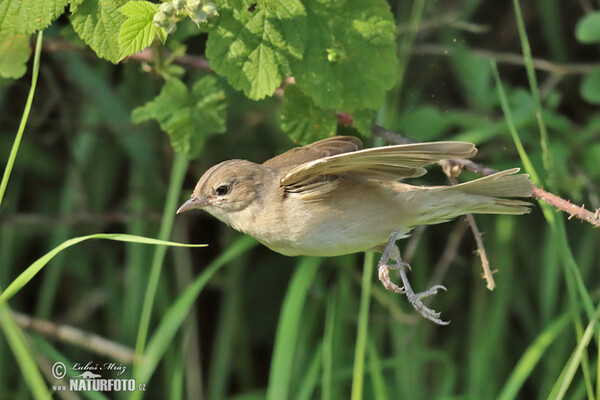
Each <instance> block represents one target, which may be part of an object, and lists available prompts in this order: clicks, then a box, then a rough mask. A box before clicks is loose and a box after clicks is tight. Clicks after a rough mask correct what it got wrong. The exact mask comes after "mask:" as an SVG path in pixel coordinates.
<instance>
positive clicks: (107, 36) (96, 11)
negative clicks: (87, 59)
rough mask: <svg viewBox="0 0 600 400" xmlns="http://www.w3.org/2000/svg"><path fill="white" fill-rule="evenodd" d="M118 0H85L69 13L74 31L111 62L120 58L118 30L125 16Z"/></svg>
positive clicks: (99, 54)
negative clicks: (120, 9)
mask: <svg viewBox="0 0 600 400" xmlns="http://www.w3.org/2000/svg"><path fill="white" fill-rule="evenodd" d="M122 3H123V2H122V1H119V0H85V1H84V2H83V3H81V5H79V6H78V7H77V9H76V10H75V11H74V12H73V14H72V15H71V23H72V24H73V28H74V29H75V32H77V34H78V35H79V37H80V38H81V39H83V41H84V42H85V43H87V45H88V46H90V47H91V48H92V50H94V51H95V52H96V54H97V55H98V57H102V58H104V59H106V60H108V61H110V62H112V63H115V64H116V63H117V62H119V60H120V59H121V58H120V57H119V56H120V53H121V52H120V47H119V41H118V37H119V30H120V28H121V25H122V24H123V23H124V22H125V20H126V19H127V17H126V16H125V15H123V14H121V13H120V12H119V11H118V8H119V6H120V5H121V4H122Z"/></svg>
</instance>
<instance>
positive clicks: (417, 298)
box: [406, 285, 450, 325]
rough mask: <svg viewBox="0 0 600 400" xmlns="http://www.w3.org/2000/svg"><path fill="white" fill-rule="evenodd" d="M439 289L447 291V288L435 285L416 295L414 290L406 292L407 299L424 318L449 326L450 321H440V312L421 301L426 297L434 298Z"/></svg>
mask: <svg viewBox="0 0 600 400" xmlns="http://www.w3.org/2000/svg"><path fill="white" fill-rule="evenodd" d="M439 289H441V290H444V291H446V288H445V287H444V286H442V285H435V286H433V287H431V288H429V289H427V290H426V291H424V292H419V293H415V292H413V291H412V290H411V291H410V292H408V291H406V298H407V299H408V302H409V303H410V304H411V305H412V306H413V307H414V309H415V310H417V312H418V313H419V314H421V315H422V316H423V317H425V318H427V319H428V320H430V321H432V322H435V323H436V324H438V325H448V324H449V323H450V321H442V320H441V319H440V313H439V312H437V311H435V310H433V309H431V308H429V307H427V306H426V305H425V304H423V302H422V301H421V299H423V298H425V297H428V296H433V295H434V294H436V293H437V291H438V290H439Z"/></svg>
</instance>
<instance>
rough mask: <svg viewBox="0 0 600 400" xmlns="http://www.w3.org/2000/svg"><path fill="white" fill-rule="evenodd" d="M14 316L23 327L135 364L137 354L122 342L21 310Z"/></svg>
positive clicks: (116, 359)
mask: <svg viewBox="0 0 600 400" xmlns="http://www.w3.org/2000/svg"><path fill="white" fill-rule="evenodd" d="M13 318H14V319H15V321H16V323H17V324H18V325H19V326H20V327H22V328H26V329H31V330H33V331H36V332H39V333H41V334H43V335H45V336H47V337H50V338H53V339H56V340H60V341H62V342H65V343H70V344H73V345H75V346H79V347H82V348H84V349H87V350H89V351H92V352H94V353H96V354H99V355H101V356H106V357H108V358H110V359H111V360H115V361H119V362H122V363H124V364H133V359H134V355H135V353H134V351H133V349H131V348H129V347H127V346H123V345H122V344H119V343H115V342H112V341H110V340H107V339H105V338H103V337H101V336H98V335H95V334H93V333H89V332H84V331H82V330H79V329H76V328H73V327H71V326H67V325H59V324H55V323H52V322H48V321H44V320H41V319H38V318H33V317H31V316H29V315H26V314H22V313H19V312H13Z"/></svg>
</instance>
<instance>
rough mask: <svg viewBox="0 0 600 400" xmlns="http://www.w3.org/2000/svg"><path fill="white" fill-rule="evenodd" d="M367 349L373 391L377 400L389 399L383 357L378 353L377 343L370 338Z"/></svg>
mask: <svg viewBox="0 0 600 400" xmlns="http://www.w3.org/2000/svg"><path fill="white" fill-rule="evenodd" d="M367 350H368V356H369V373H370V374H371V382H373V393H374V395H375V398H376V399H377V400H387V399H389V398H390V397H389V395H388V393H387V389H386V387H385V378H384V377H383V367H382V365H381V359H380V358H379V355H378V354H377V348H376V347H375V343H374V342H373V341H372V340H369V344H368V348H367Z"/></svg>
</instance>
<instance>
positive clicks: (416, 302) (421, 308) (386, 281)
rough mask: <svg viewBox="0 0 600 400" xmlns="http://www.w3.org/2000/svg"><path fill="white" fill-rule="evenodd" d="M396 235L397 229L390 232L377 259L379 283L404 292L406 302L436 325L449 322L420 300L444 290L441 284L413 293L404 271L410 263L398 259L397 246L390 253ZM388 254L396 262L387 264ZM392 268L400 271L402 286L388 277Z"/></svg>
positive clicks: (393, 246) (387, 287) (390, 289)
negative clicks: (393, 252) (393, 253)
mask: <svg viewBox="0 0 600 400" xmlns="http://www.w3.org/2000/svg"><path fill="white" fill-rule="evenodd" d="M397 237H398V232H397V231H396V232H392V234H391V235H390V239H389V241H388V244H387V246H386V247H385V249H384V251H383V254H382V256H381V259H380V260H379V263H378V264H377V267H378V273H379V280H380V281H381V283H382V284H383V286H384V287H385V288H386V289H387V290H389V291H392V292H396V293H402V294H405V295H406V298H407V299H408V302H409V303H410V304H411V305H412V306H413V307H414V309H415V310H416V311H417V312H418V313H419V314H421V315H422V316H423V317H425V318H427V319H428V320H430V321H432V322H435V323H436V324H438V325H448V324H449V323H450V321H442V320H441V319H440V313H439V312H436V311H435V310H432V309H431V308H429V307H427V306H426V305H425V304H423V301H422V300H421V299H424V298H426V297H429V296H433V295H434V294H436V293H437V291H438V290H446V288H445V287H444V286H442V285H435V286H433V287H431V288H429V289H427V290H425V291H424V292H419V293H415V292H414V291H413V290H412V287H411V286H410V282H409V281H408V277H407V276H406V271H407V270H409V271H410V269H411V268H410V264H408V263H407V262H404V261H402V260H400V257H399V255H400V254H399V252H398V250H397V248H396V251H395V253H397V254H395V255H392V251H393V249H394V248H395V245H394V243H395V242H396V239H397ZM390 256H392V258H394V259H397V260H398V261H397V262H396V264H393V265H388V261H389V259H390ZM392 269H397V270H399V271H400V277H401V278H402V284H403V285H404V286H403V287H400V286H398V285H396V284H395V283H394V282H392V280H391V279H390V270H392Z"/></svg>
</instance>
